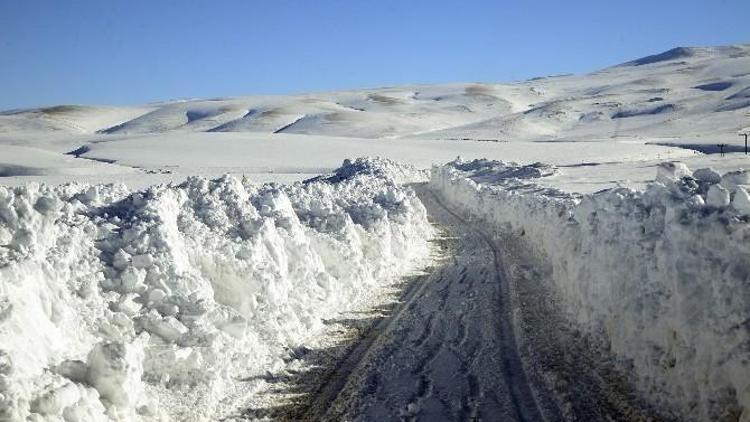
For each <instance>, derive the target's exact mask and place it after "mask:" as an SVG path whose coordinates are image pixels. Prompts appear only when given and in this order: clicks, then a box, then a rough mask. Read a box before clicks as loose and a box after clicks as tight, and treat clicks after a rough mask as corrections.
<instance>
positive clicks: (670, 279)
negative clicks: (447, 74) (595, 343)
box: [430, 160, 750, 421]
mask: <svg viewBox="0 0 750 422" xmlns="http://www.w3.org/2000/svg"><path fill="white" fill-rule="evenodd" d="M667 170H671V172H669V171H667ZM554 171H556V170H555V168H554V167H553V166H548V165H543V164H534V165H519V164H515V163H503V162H497V161H490V160H472V161H460V160H459V161H454V162H452V163H450V164H448V165H446V166H443V167H435V168H433V170H432V177H431V180H430V186H431V187H432V188H433V189H435V190H437V191H438V192H440V194H441V195H442V196H443V198H444V199H445V200H446V201H448V202H449V203H450V204H452V205H453V206H455V207H457V208H459V209H462V210H463V211H465V212H467V213H468V214H469V215H472V216H473V217H474V218H477V219H480V220H481V221H483V222H484V223H485V224H486V225H487V226H488V227H492V226H495V227H503V228H505V227H510V228H511V229H512V230H515V231H517V232H521V233H523V235H524V236H527V237H528V239H529V240H530V242H531V243H532V244H533V245H534V246H535V248H536V249H537V250H538V253H539V254H542V255H543V256H545V257H546V260H547V261H548V262H549V263H550V265H551V266H552V269H553V279H554V282H553V283H554V287H555V288H556V290H557V291H558V292H559V294H560V297H561V298H562V303H563V307H564V309H565V310H566V311H567V313H568V314H569V316H570V318H571V320H572V321H573V322H575V323H576V324H578V325H579V326H581V327H584V329H585V330H586V331H588V332H591V333H594V334H596V335H601V336H604V337H605V338H606V339H608V340H609V343H610V345H611V348H612V350H613V351H614V352H615V354H616V355H618V356H619V357H621V358H622V363H623V365H624V366H625V368H626V370H629V371H631V370H632V371H633V372H634V373H635V375H636V377H637V380H638V385H639V387H640V389H641V390H642V391H643V392H644V394H645V397H649V399H650V400H652V401H654V402H656V404H658V405H661V406H662V407H663V408H664V409H674V410H675V412H676V413H677V414H678V415H679V417H680V419H686V420H720V419H721V418H724V417H727V418H736V419H733V420H741V421H748V420H750V361H748V350H750V326H749V325H748V321H749V320H750V263H748V259H747V257H748V256H750V224H749V222H750V219H749V217H748V213H749V212H750V209H748V206H747V204H748V194H747V191H746V190H745V188H746V186H743V184H746V183H747V182H748V180H747V179H746V177H747V176H748V175H749V173H748V172H744V171H740V172H734V173H727V174H724V175H723V176H722V177H721V178H720V179H717V178H716V177H710V176H711V175H715V174H716V173H717V172H715V171H712V170H700V171H696V172H695V174H696V175H697V176H703V180H696V179H695V178H693V177H692V176H691V172H690V170H689V169H688V168H687V166H685V165H684V164H682V163H665V165H663V166H660V169H659V172H660V177H659V180H660V181H659V182H655V183H652V184H650V185H649V186H648V187H647V188H646V189H645V190H642V191H635V190H632V189H628V188H615V189H609V190H605V191H601V192H598V193H594V194H587V195H571V194H567V193H564V192H561V191H559V190H556V189H552V188H544V187H540V186H539V185H538V184H537V183H536V180H538V178H539V177H541V176H544V175H545V174H549V173H553V172H554ZM667 173H669V174H671V175H672V176H674V175H676V176H677V177H671V178H670V177H666V175H667ZM706 175H709V177H706ZM737 182H742V183H737ZM730 196H731V203H730Z"/></svg>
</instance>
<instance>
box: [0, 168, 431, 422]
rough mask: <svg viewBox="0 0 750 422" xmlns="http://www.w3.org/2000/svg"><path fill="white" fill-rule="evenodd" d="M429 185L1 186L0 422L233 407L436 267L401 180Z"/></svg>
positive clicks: (394, 172)
mask: <svg viewBox="0 0 750 422" xmlns="http://www.w3.org/2000/svg"><path fill="white" fill-rule="evenodd" d="M424 176H425V174H424V173H423V172H418V171H414V170H413V168H412V167H409V166H401V165H397V164H395V163H393V162H389V161H385V160H369V159H359V160H356V161H354V162H351V161H347V162H345V163H344V165H343V166H342V167H341V168H339V169H338V170H337V171H336V172H335V173H334V174H332V175H330V176H321V177H319V178H317V179H315V180H310V181H308V182H304V183H296V184H293V185H289V186H279V185H273V184H269V185H256V184H252V183H250V182H247V181H243V180H240V179H237V178H234V177H231V176H226V177H222V178H219V179H216V180H207V179H204V178H200V177H192V178H189V179H188V180H187V181H185V182H184V183H181V184H179V185H157V186H153V187H151V188H148V189H146V190H141V191H130V190H128V189H127V188H125V187H124V186H123V185H93V186H91V185H84V184H68V185H61V186H47V185H38V184H29V185H26V186H23V187H17V188H7V187H0V419H1V420H12V421H15V420H66V421H95V420H212V419H217V418H219V417H221V416H222V415H224V414H226V412H229V411H233V410H235V408H236V406H237V405H238V404H239V402H235V401H233V400H235V399H236V400H240V399H242V398H243V397H245V398H247V394H250V393H252V389H253V388H254V384H253V377H255V378H260V376H261V375H263V374H265V372H266V371H276V370H278V369H279V368H281V367H282V366H283V365H284V360H283V358H284V357H285V356H288V353H289V350H290V349H293V348H294V347H296V346H298V345H302V344H305V343H306V342H308V341H311V339H314V338H315V336H316V335H319V333H320V332H321V330H322V329H323V319H325V318H330V317H332V316H334V315H336V314H337V313H338V312H340V311H345V310H347V309H352V308H353V307H354V306H355V304H357V303H361V302H362V301H363V298H365V299H366V297H367V296H368V295H369V294H371V293H372V292H373V291H375V290H376V289H379V288H381V289H382V288H383V287H384V286H387V285H388V284H389V283H392V282H394V281H396V280H397V279H398V278H399V277H400V276H402V275H403V274H405V273H406V272H407V271H409V270H410V269H412V268H413V267H414V266H415V265H418V264H417V263H418V262H419V261H420V259H422V258H423V257H425V256H426V254H427V240H428V238H429V237H430V236H431V235H432V229H431V227H430V226H429V224H428V223H427V220H426V213H425V209H424V207H423V206H422V204H421V202H419V200H418V199H417V198H416V197H415V195H414V192H413V191H412V190H411V189H409V188H404V187H402V186H401V185H399V184H397V180H406V179H408V180H413V179H415V178H417V179H419V178H424ZM308 344H309V343H308ZM259 382H260V381H255V383H256V384H257V383H259ZM248 392H249V393H248Z"/></svg>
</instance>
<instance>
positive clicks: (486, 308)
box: [245, 186, 658, 421]
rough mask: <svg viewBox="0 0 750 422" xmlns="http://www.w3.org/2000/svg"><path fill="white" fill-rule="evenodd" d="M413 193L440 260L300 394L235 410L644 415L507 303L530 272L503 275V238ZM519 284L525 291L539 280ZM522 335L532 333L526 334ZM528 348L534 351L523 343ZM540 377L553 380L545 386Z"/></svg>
mask: <svg viewBox="0 0 750 422" xmlns="http://www.w3.org/2000/svg"><path fill="white" fill-rule="evenodd" d="M415 189H416V190H417V192H418V195H419V197H420V199H421V200H422V201H423V203H424V204H425V206H426V207H427V209H428V212H429V214H430V215H431V217H432V218H433V219H434V220H435V221H434V222H435V223H436V225H437V226H438V227H439V228H440V229H441V231H442V232H443V234H442V235H441V236H438V238H437V239H436V241H437V242H438V243H439V246H440V249H442V251H443V254H442V258H441V259H439V260H438V262H436V265H435V267H434V268H433V269H432V270H431V271H430V272H429V273H428V274H425V275H422V276H419V277H417V278H416V279H414V280H413V281H412V282H411V284H409V286H408V287H407V288H406V290H405V292H404V294H403V295H402V297H401V300H400V301H399V303H398V304H397V305H396V306H395V307H394V308H393V309H392V310H391V312H390V313H389V314H388V315H387V316H385V317H383V318H381V319H379V320H376V321H375V322H374V323H372V325H371V326H370V327H368V328H366V329H364V330H363V331H362V334H361V337H360V338H359V340H358V341H356V342H355V343H354V344H353V345H352V346H350V347H349V348H348V349H346V351H345V352H343V353H341V354H339V355H338V356H336V357H335V359H334V361H335V362H334V363H333V364H331V362H328V363H322V364H321V365H320V366H326V365H327V366H329V368H328V369H325V370H322V371H321V372H319V373H318V377H317V379H315V380H314V381H310V379H309V378H311V377H310V376H309V375H308V376H307V377H306V378H307V379H305V381H304V382H303V383H308V384H309V385H308V386H307V387H306V388H305V389H304V390H306V391H305V392H304V393H303V394H301V395H300V397H299V398H298V399H296V400H293V403H292V404H291V405H287V406H285V407H283V408H281V409H276V410H275V411H272V412H270V413H265V414H263V413H261V414H259V413H253V412H250V413H246V415H245V416H248V417H249V418H250V419H254V418H255V417H271V418H273V419H277V420H294V421H300V420H311V421H312V420H315V421H319V420H322V421H339V420H362V421H374V420H377V421H380V420H408V421H416V420H424V421H434V420H441V421H442V420H459V421H495V420H501V421H542V420H547V421H557V420H653V419H654V418H651V417H648V416H646V417H642V415H643V414H642V413H641V412H640V408H639V407H638V405H637V404H636V405H635V406H632V405H631V404H632V403H630V401H631V400H630V398H629V397H628V396H627V395H628V394H629V392H628V391H626V390H627V388H625V387H623V385H622V383H620V384H617V383H618V382H620V381H621V380H620V379H618V378H617V376H616V374H615V375H612V373H611V372H607V371H606V370H604V371H598V370H597V369H596V366H597V365H598V363H597V362H596V361H595V359H594V360H592V359H587V358H586V356H587V354H591V350H589V349H590V348H589V347H588V345H587V343H586V342H585V341H583V340H581V338H580V336H579V335H578V334H575V333H573V334H572V335H568V338H567V340H566V339H563V340H562V341H560V339H559V338H553V337H556V336H558V334H557V333H560V332H565V328H563V327H562V325H558V324H559V322H558V321H557V320H552V319H551V318H555V317H554V316H552V317H551V316H550V315H551V314H553V313H554V312H550V311H549V309H546V308H544V306H541V307H539V309H536V308H537V306H536V305H534V304H528V306H526V308H530V310H528V309H524V310H523V311H519V310H518V309H516V308H517V306H518V301H519V299H518V298H519V292H518V291H515V292H514V291H511V288H512V287H513V286H516V285H517V281H516V282H515V283H511V282H510V279H511V278H512V277H516V278H520V279H523V278H524V277H527V276H528V275H529V274H531V273H534V271H535V270H530V269H529V268H528V266H529V262H526V261H524V262H521V264H522V265H519V263H518V262H514V263H513V265H510V267H511V268H512V271H511V268H509V267H506V263H505V262H504V257H509V259H511V260H515V257H514V256H513V254H512V253H510V251H515V250H516V249H518V248H517V247H515V246H513V245H511V244H509V243H508V241H512V239H509V238H507V237H505V238H504V237H502V236H500V237H498V236H496V234H494V233H492V232H490V231H488V230H486V229H485V228H484V227H481V226H480V225H479V224H478V223H475V222H472V221H470V220H468V219H467V218H465V217H463V216H462V215H461V214H460V213H459V212H456V211H454V210H453V209H451V207H449V206H447V205H445V204H444V203H443V202H442V201H441V199H440V198H439V197H438V196H437V195H436V194H435V193H434V192H432V191H430V190H429V189H428V188H427V187H426V186H415ZM499 243H502V247H501V246H500V245H499ZM511 272H512V273H511ZM528 281H529V280H526V281H525V282H527V283H526V286H536V285H537V284H539V283H538V280H532V282H531V283H528ZM525 288H526V287H524V288H519V289H518V290H521V293H520V295H521V298H522V300H523V301H524V302H525V303H527V302H530V300H529V297H531V298H532V300H542V301H544V300H546V299H542V298H541V297H542V296H543V295H544V294H545V293H544V292H543V291H541V290H537V287H531V291H530V292H529V291H526V292H524V291H523V290H524V289H525ZM529 293H531V296H529ZM524 294H525V295H526V296H523V295H524ZM524 312H525V313H529V312H530V315H531V316H530V317H529V320H531V321H532V325H533V326H532V327H530V328H531V329H528V328H529V327H524V329H523V330H522V331H523V332H524V339H523V340H519V339H517V338H516V333H517V332H519V330H520V328H519V327H516V326H515V325H514V321H515V320H517V318H519V317H518V314H520V313H524ZM524 325H525V324H524ZM528 332H531V333H532V335H536V336H537V337H543V338H541V339H539V338H534V339H531V340H529V339H528V338H526V337H527V335H526V334H528ZM563 335H567V334H565V333H563ZM561 338H562V337H561ZM570 339H572V340H570ZM519 343H522V344H519ZM535 347H539V349H540V350H542V351H541V352H540V353H536V352H537V351H535V350H531V349H533V348H535ZM571 355H572V356H571ZM530 360H539V361H540V362H541V364H540V362H536V361H535V362H530ZM605 369H606V368H605ZM529 370H531V371H532V372H531V373H529V374H527V371H529ZM313 378H314V377H313ZM550 379H552V380H553V382H557V383H558V384H559V385H558V386H557V388H554V392H553V388H552V387H550V386H549V385H548V384H550ZM612 380H614V381H612ZM298 381H299V380H298ZM613 385H614V387H613ZM560 386H562V387H560ZM560 389H562V390H563V391H562V393H561V391H558V390H560ZM657 419H658V418H657Z"/></svg>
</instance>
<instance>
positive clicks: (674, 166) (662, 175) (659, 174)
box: [656, 161, 691, 185]
mask: <svg viewBox="0 0 750 422" xmlns="http://www.w3.org/2000/svg"><path fill="white" fill-rule="evenodd" d="M690 175H691V174H690V169H689V168H688V166H687V165H685V163H681V162H679V161H669V162H664V163H659V165H658V166H657V167H656V181H657V182H661V183H664V184H665V185H668V184H671V183H673V182H674V181H676V180H679V179H681V178H683V177H686V176H690Z"/></svg>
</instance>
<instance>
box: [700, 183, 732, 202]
mask: <svg viewBox="0 0 750 422" xmlns="http://www.w3.org/2000/svg"><path fill="white" fill-rule="evenodd" d="M706 205H708V206H710V207H726V206H727V205H729V191H728V190H726V189H724V187H722V186H721V185H712V186H711V187H710V188H708V194H706Z"/></svg>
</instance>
